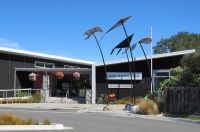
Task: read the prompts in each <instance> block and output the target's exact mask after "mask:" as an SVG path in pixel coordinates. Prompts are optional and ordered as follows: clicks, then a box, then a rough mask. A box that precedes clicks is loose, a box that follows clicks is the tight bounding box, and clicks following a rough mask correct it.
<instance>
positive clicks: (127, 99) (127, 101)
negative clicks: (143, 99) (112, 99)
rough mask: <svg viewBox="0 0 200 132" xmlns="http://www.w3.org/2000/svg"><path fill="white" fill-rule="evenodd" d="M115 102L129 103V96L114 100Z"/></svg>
mask: <svg viewBox="0 0 200 132" xmlns="http://www.w3.org/2000/svg"><path fill="white" fill-rule="evenodd" d="M116 103H117V104H130V103H131V97H125V98H122V99H119V100H117V101H116Z"/></svg>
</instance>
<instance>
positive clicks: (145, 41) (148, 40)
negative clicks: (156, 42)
mask: <svg viewBox="0 0 200 132" xmlns="http://www.w3.org/2000/svg"><path fill="white" fill-rule="evenodd" d="M151 41H152V39H151V38H143V39H141V40H140V41H139V42H138V44H139V45H140V47H141V49H142V52H143V54H144V56H145V59H146V62H147V66H148V70H149V73H150V77H151V85H152V88H153V78H152V75H151V67H150V65H149V62H148V59H147V56H146V53H145V51H144V48H143V46H142V44H150V43H151ZM152 94H153V98H154V91H152Z"/></svg>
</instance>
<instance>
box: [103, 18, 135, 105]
mask: <svg viewBox="0 0 200 132" xmlns="http://www.w3.org/2000/svg"><path fill="white" fill-rule="evenodd" d="M129 18H131V16H128V17H125V18H122V19H120V20H119V21H118V22H117V23H116V24H115V25H114V26H112V27H111V28H110V29H109V30H108V31H107V32H106V33H108V32H110V31H112V30H114V29H115V28H117V27H118V26H121V25H122V27H123V30H124V33H125V35H126V39H127V40H128V41H129V43H128V46H127V48H126V49H125V53H126V57H127V60H128V63H129V71H130V78H131V87H132V94H131V95H132V100H131V102H132V103H133V98H134V105H135V86H136V75H135V65H134V60H133V54H132V51H131V48H130V42H131V40H130V39H129V37H128V34H127V31H126V28H125V26H124V23H125V22H126V21H127V20H128V19H129ZM128 49H130V54H131V60H132V66H133V74H134V84H133V79H132V66H131V63H130V61H129V57H128V53H127V50H128ZM120 51H121V49H119V51H118V54H119V52H120ZM111 53H112V52H111Z"/></svg>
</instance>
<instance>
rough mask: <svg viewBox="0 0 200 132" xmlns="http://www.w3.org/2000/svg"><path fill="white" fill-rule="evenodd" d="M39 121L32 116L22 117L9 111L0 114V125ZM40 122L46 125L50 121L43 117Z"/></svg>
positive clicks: (37, 122) (26, 123)
mask: <svg viewBox="0 0 200 132" xmlns="http://www.w3.org/2000/svg"><path fill="white" fill-rule="evenodd" d="M39 124H40V123H39V121H38V120H35V119H33V118H29V119H22V118H19V117H17V116H16V115H14V114H11V113H2V114H0V125H39ZM42 124H44V125H48V124H50V121H49V120H48V119H45V120H44V121H43V122H42Z"/></svg>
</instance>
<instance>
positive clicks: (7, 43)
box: [0, 37, 20, 49]
mask: <svg viewBox="0 0 200 132" xmlns="http://www.w3.org/2000/svg"><path fill="white" fill-rule="evenodd" d="M0 47H7V48H15V49H20V46H19V44H18V43H17V42H15V41H12V40H8V39H5V38H2V37H0Z"/></svg>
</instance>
